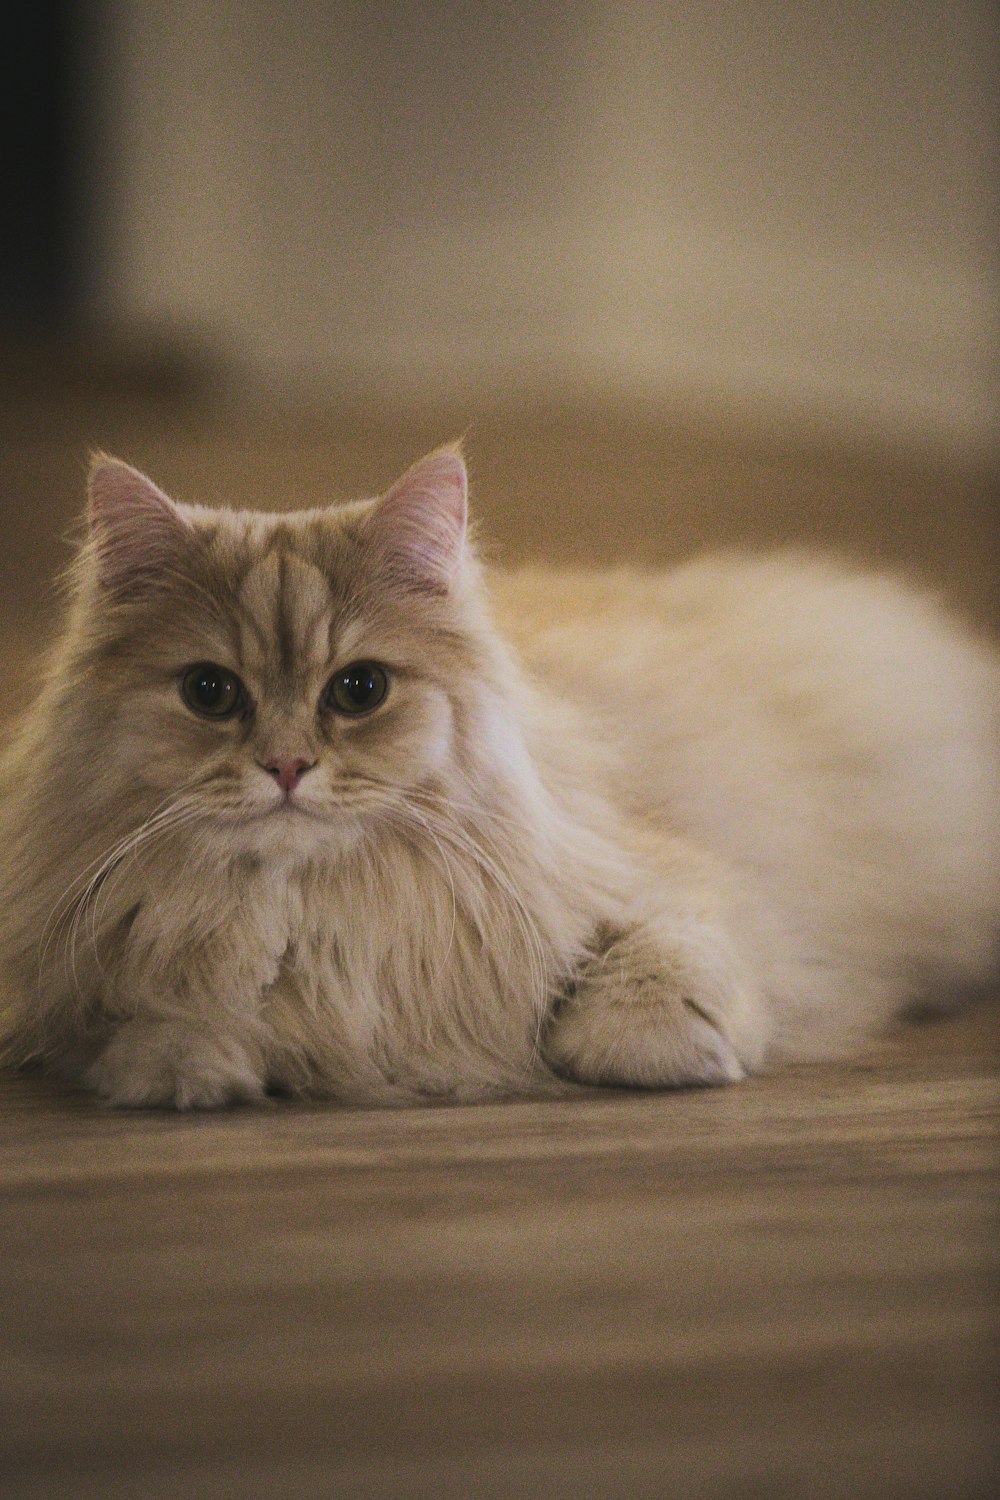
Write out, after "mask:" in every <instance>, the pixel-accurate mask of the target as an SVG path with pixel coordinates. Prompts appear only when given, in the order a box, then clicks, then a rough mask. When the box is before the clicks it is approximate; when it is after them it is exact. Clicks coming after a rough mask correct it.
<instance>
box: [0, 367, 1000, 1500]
mask: <svg viewBox="0 0 1000 1500" xmlns="http://www.w3.org/2000/svg"><path fill="white" fill-rule="evenodd" d="M43 373H44V372H43ZM9 394H10V399H8V400H7V401H6V402H5V403H4V405H3V407H2V409H0V546H2V548H3V552H2V561H0V588H2V596H0V632H2V634H0V642H2V650H0V688H2V690H3V691H2V699H3V701H2V707H0V718H4V717H7V715H8V714H9V713H11V712H13V711H14V709H15V708H16V707H17V705H18V703H19V702H20V701H23V699H24V698H25V696H26V695H27V694H28V693H29V692H30V689H31V683H32V679H33V676H34V663H35V660H36V650H35V648H36V645H37V643H38V641H39V640H40V639H41V638H43V637H44V636H45V634H46V633H47V632H48V631H49V629H50V628H51V614H52V602H51V600H52V596H51V594H50V593H49V592H48V588H49V582H50V580H51V578H52V575H53V573H54V571H55V569H56V568H57V566H59V565H60V564H61V562H62V561H63V560H64V558H65V555H66V554H65V550H64V548H63V547H62V546H61V544H60V543H59V542H58V540H57V539H58V537H59V536H60V534H61V533H62V532H63V531H64V530H65V528H66V526H67V524H68V523H69V520H70V518H71V516H72V515H73V513H74V511H75V509H76V508H77V505H78V503H79V496H80V484H81V477H82V472H83V467H84V461H85V451H86V449H87V448H88V447H90V446H98V445H100V446H104V447H106V448H109V449H112V450H115V451H119V452H121V453H122V455H123V456H125V457H129V458H131V459H133V461H136V462H138V463H140V464H141V465H144V466H146V467H148V468H149V469H150V470H152V471H153V472H154V474H155V475H156V476H157V477H159V478H160V479H161V480H162V482H163V483H164V484H165V485H167V487H171V486H172V487H175V488H176V489H177V491H178V492H179V493H180V494H181V496H182V497H184V498H189V499H208V500H212V499H225V500H239V499H241V498H247V497H248V498H249V499H250V500H251V501H252V503H259V504H263V505H268V506H277V505H280V504H283V503H286V502H287V503H302V502H303V501H306V500H308V501H309V502H310V503H314V502H315V501H316V500H317V499H319V498H322V496H323V495H325V494H330V495H345V494H349V493H359V492H362V493H363V492H366V491H370V490H371V489H373V488H374V487H376V486H377V485H378V484H381V483H384V482H386V481H388V480H389V478H390V477H391V476H392V475H393V473H394V472H395V471H396V470H397V469H398V468H400V467H401V466H402V465H403V464H404V463H405V462H406V461H407V460H408V459H409V458H411V457H413V456H414V455H415V454H416V453H418V452H420V451H421V450H422V449H424V448H426V447H430V446H432V445H433V444H434V443H436V442H438V441H440V440H442V439H443V438H445V437H448V436H450V435H451V434H452V433H453V432H454V431H456V430H460V429H461V428H462V427H463V426H465V425H466V424H467V423H468V422H469V420H470V417H473V416H475V415H476V414H475V413H470V412H464V413H450V414H441V413H437V414H429V415H428V414H425V415H423V416H412V415H411V416H409V417H400V416H399V415H398V414H394V413H392V412H388V411H379V410H378V409H377V408H376V409H374V410H373V409H368V410H366V411H364V412H362V413H360V414H359V413H357V412H355V413H346V412H340V413H339V414H333V415H330V414H328V415H326V416H317V417H314V418H310V419H309V420H306V419H304V418H302V417H301V415H300V416H299V417H297V418H296V419H295V420H294V421H293V420H290V419H289V418H288V417H287V415H285V416H278V415H276V414H273V413H266V412H265V413H263V414H262V413H261V412H259V411H258V412H257V413H251V414H247V413H246V412H242V413H241V412H238V411H237V412H235V413H233V412H230V411H223V412H221V413H220V412H219V411H218V410H212V409H208V408H203V407H201V406H200V405H198V404H197V403H193V404H192V403H191V402H189V401H188V402H185V401H181V400H178V399H176V398H173V397H171V398H170V399H167V398H166V397H165V396H164V395H163V394H162V393H160V394H159V395H157V394H156V393H155V392H154V393H150V392H148V391H147V392H146V393H145V394H142V393H140V394H136V392H135V391H134V390H131V389H130V390H128V391H121V390H116V389H114V388H109V389H105V390H95V389H91V388H90V386H89V385H88V384H87V383H86V382H84V383H82V384H81V382H80V381H79V380H75V381H74V379H73V378H71V377H67V378H65V379H64V380H63V381H62V383H61V384H60V383H59V382H58V381H52V380H48V379H39V378H38V376H37V372H36V373H35V375H34V376H33V377H32V378H30V379H29V378H23V379H19V380H12V381H11V386H10V393H9ZM469 449H470V454H471V458H472V467H473V473H474V476H475V478H476V480H477V481H478V483H477V492H478V495H479V502H480V504H479V509H480V513H481V514H482V515H483V516H484V518H485V520H486V523H487V526H488V529H489V532H490V534H491V535H492V536H494V537H495V538H497V540H498V542H499V543H500V545H501V546H502V548H503V549H504V551H505V552H506V554H507V555H510V556H524V555H530V554H534V555H537V554H538V553H540V552H542V553H544V554H545V555H546V556H548V557H550V558H554V559H560V558H565V559H573V560H578V559H580V558H586V557H591V558H594V557H600V556H606V557H616V558H623V557H630V558H633V559H636V558H637V559H645V560H664V559H667V558H671V557H674V556H677V555H679V554H681V553H682V552H684V551H686V550H688V549H690V547H692V546H693V545H695V544H701V545H704V544H712V543H716V542H719V541H724V542H744V541H750V542H754V543H770V542H774V541H800V542H801V541H804V542H809V543H814V542H817V541H829V542H834V543H835V544H836V545H838V546H840V547H842V548H846V549H847V550H849V551H852V552H854V553H856V554H858V555H860V556H863V557H867V558H870V559H872V560H874V561H882V562H885V561H888V562H892V563H902V564H904V565H906V566H907V567H909V568H911V569H912V570H914V571H916V572H918V573H920V574H921V575H922V576H925V577H928V578H931V579H932V580H934V581H936V582H939V583H941V584H943V585H944V586H946V587H950V588H951V589H952V590H953V592H955V593H956V594H957V595H958V596H959V597H961V598H962V599H963V600H964V601H965V602H966V603H967V605H968V607H969V608H970V609H971V611H972V612H973V614H974V615H976V616H977V617H978V618H979V619H981V620H982V621H984V622H987V623H988V622H990V621H992V622H993V624H994V625H995V624H996V623H997V622H998V595H997V590H996V587H995V580H996V571H997V560H998V551H997V532H996V527H995V516H994V499H995V494H996V490H995V485H994V483H993V480H992V477H991V476H990V475H989V474H988V473H986V472H985V471H983V470H982V469H981V468H977V467H975V466H973V467H969V466H967V465H965V466H963V465H961V464H958V463H957V462H956V463H951V462H950V461H949V460H948V458H947V456H942V455H940V454H938V455H919V454H912V453H910V454H899V453H873V452H869V453H864V454H860V453H856V452H855V453H851V452H846V451H837V450H835V449H832V448H830V447H829V446H826V447H818V446H812V445H810V442H809V441H808V434H805V435H803V434H801V433H800V434H797V435H796V437H795V441H794V442H793V441H792V440H791V438H790V437H789V436H788V435H784V434H779V433H775V432H768V431H763V430H756V431H754V432H744V431H736V430H735V429H726V430H725V431H724V432H721V433H720V432H719V431H718V430H716V429H713V428H712V427H711V424H707V425H706V424H701V425H699V423H697V422H694V421H693V420H691V419H690V418H683V419H681V418H680V417H677V418H675V419H674V420H666V419H662V420H661V419H658V418H654V417H652V416H650V415H649V414H646V415H643V416H636V415H635V414H627V415H623V414H621V413H620V412H619V413H617V414H616V413H610V412H609V413H595V412H594V411H593V410H592V409H590V410H586V411H583V410H581V411H578V412H574V411H573V410H572V409H567V408H560V409H558V410H556V409H553V410H551V411H548V412H539V411H537V410H535V411H530V412H525V411H523V410H520V411H519V410H517V409H513V408H512V409H508V410H507V411H506V412H499V413H496V414H491V415H490V416H488V417H484V418H481V419H479V420H477V421H476V422H474V424H473V430H472V433H471V436H470V441H469ZM998 1076H1000V1039H998V1023H997V1008H996V1007H994V1008H993V1009H992V1010H991V1009H989V1008H986V1009H983V1010H981V1011H978V1012H975V1013H972V1014H970V1015H968V1016H966V1017H964V1018H963V1019H961V1020H958V1021H953V1022H947V1023H942V1024H939V1025H934V1026H925V1027H921V1028H916V1029H911V1030H908V1031H906V1032H903V1033H901V1034H899V1035H897V1036H895V1037H893V1038H891V1039H888V1040H885V1041H883V1042H880V1043H878V1044H875V1045H873V1046H872V1048H871V1049H870V1050H869V1051H868V1052H867V1053H866V1054H865V1056H864V1057H863V1058H862V1059H860V1060H857V1061H855V1062H854V1063H851V1064H845V1065H836V1066H826V1067H822V1068H805V1069H798V1070H792V1071H789V1072H786V1073H783V1074H781V1075H779V1076H775V1077H773V1078H761V1079H757V1080H754V1081H752V1082H750V1083H749V1084H746V1085H743V1086H740V1087H738V1088H736V1089H733V1090H729V1091H724V1092H719V1091H713V1092H707V1093H700V1092H694V1093H678V1094H673V1095H668V1094H664V1095H655V1094H648V1095H646V1094H629V1093H618V1094H599V1093H598V1094H589V1095H584V1094H581V1095H580V1096H579V1097H577V1098H575V1099H573V1100H570V1101H564V1102H548V1103H544V1104H530V1103H515V1104H509V1105H504V1106H496V1107H492V1106H491V1107H489V1108H469V1109H461V1110H445V1109H428V1110H406V1111H400V1112H392V1113H380V1112H366V1111H354V1110H344V1109H340V1108H336V1107H316V1108H307V1107H299V1106H288V1105H274V1106H273V1107H271V1108H268V1109H265V1110H261V1111H251V1110H247V1111H239V1112H235V1113H230V1114H226V1115H221V1116H212V1117H202V1118H177V1117H174V1116H169V1115H159V1114H145V1113H143V1114H122V1115H115V1114H112V1113H110V1112H108V1111H106V1110H104V1109H102V1108H101V1107H99V1106H97V1105H95V1104H94V1103H92V1102H90V1101H89V1100H87V1099H85V1098H82V1097H80V1096H78V1095H75V1094H72V1093H70V1092H67V1091H63V1090H60V1089H59V1088H57V1087H55V1086H52V1085H49V1084H47V1083H45V1082H43V1081H41V1080H39V1079H35V1078H26V1079H19V1080H4V1081H2V1082H0V1318H2V1342H0V1494H3V1495H4V1496H6V1495H10V1496H16V1497H25V1500H26V1497H34V1496H39V1497H46V1500H49V1497H63V1496H67V1497H73V1500H88V1497H93V1500H98V1497H100V1500H104V1497H119V1496H120V1497H129V1500H133V1497H145V1496H150V1497H160V1496H163V1497H167V1496H170V1497H174V1496H179V1495H180V1496H187V1495H192V1496H206V1497H212V1500H214V1497H238V1496H239V1497H242V1496H256V1495H272V1496H289V1497H299V1496H303V1497H308V1496H317V1497H320V1496H323V1497H326V1496H350V1497H354V1496H358V1497H367V1496H371V1497H379V1500H381V1497H395V1496H399V1497H423V1496H426V1497H450V1496H470V1497H480V1496H536V1495H538V1496H555V1497H562V1496H565V1497H567V1500H570V1497H572V1500H581V1497H591V1496H592V1497H617V1496H628V1497H632V1496H635V1497H644V1496H649V1497H673V1496H678V1497H680V1496H684V1497H688V1496H694V1497H716V1496H719V1497H722V1496H734V1497H736V1496H739V1497H744V1496H750V1497H754V1496H790V1497H799V1496H802V1497H807V1496H808V1497H814V1496H815V1497H826V1496H829V1497H844V1500H856V1497H867V1496H871V1497H879V1500H882V1497H889V1500H892V1497H898V1500H913V1497H926V1500H937V1497H955V1500H959V1497H961V1500H965V1497H974V1496H986V1495H993V1494H996V1493H1000V1469H998V1466H997V1444H996V1412H995V1405H994V1392H995V1385H994V1380H995V1376H996V1375H997V1373H998V1372H997V1341H996V1335H997V1331H998V1319H997V1301H996V1293H997V1289H998V1279H997V1271H998V1267H997V1259H998V1248H997V1247H998V1244H1000V1239H998V1236H997V1232H996V1231H997V1228H998V1224H997V1217H998V1215H997V1201H998V1195H997V1186H998V1181H997V1180H998V1175H1000V1173H998V1152H997V1130H996V1125H997V1104H998V1097H1000V1088H998Z"/></svg>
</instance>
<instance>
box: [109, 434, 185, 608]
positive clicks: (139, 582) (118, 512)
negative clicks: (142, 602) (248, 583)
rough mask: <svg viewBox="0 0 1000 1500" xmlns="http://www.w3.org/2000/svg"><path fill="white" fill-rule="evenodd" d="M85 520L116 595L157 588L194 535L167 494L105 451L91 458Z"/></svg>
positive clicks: (121, 596)
mask: <svg viewBox="0 0 1000 1500" xmlns="http://www.w3.org/2000/svg"><path fill="white" fill-rule="evenodd" d="M87 520H88V522H89V525H90V535H91V539H92V541H93V546H94V556H95V558H96V561H97V578H98V582H99V583H100V584H101V586H102V587H103V588H104V589H105V590H106V591H107V592H108V593H110V594H113V595H115V596H116V597H118V598H125V599H127V598H137V597H139V596H140V595H142V594H144V593H146V592H148V591H149V590H150V589H151V588H154V587H155V586H156V582H157V580H158V578H161V577H162V576H163V573H164V570H165V569H166V568H167V567H168V565H169V564H170V563H172V562H173V561H175V560H176V558H177V556H178V554H179V552H181V551H182V550H183V548H184V546H185V544H186V543H187V541H188V539H189V538H190V536H191V528H190V526H189V525H188V523H187V521H186V520H185V519H184V517H183V516H182V515H181V512H180V510H179V509H178V507H177V506H176V505H175V504H174V502H173V500H171V499H170V497H169V495H165V494H164V493H163V491H162V490H161V489H160V488H159V487H158V486H157V485H155V484H154V483H153V481H152V480H151V479H147V477H146V475H145V474H141V473H140V472H139V470H138V469H133V468H132V466H131V464H126V463H122V462H121V460H120V459H117V458H109V457H108V456H107V455H106V454H104V453H98V454H95V455H94V457H93V459H92V460H91V464H90V476H89V478H88V481H87Z"/></svg>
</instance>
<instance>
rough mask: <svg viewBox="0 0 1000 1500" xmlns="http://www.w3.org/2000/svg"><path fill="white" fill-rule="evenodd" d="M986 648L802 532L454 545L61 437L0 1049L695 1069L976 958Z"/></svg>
mask: <svg viewBox="0 0 1000 1500" xmlns="http://www.w3.org/2000/svg"><path fill="white" fill-rule="evenodd" d="M998 913H1000V665H998V659H997V657H996V655H994V654H993V653H992V652H991V650H990V649H988V648H987V647H985V646H984V645H981V644H978V643H977V642H976V641H975V640H974V639H973V638H972V636H971V635H970V634H968V633H967V632H966V631H965V630H964V629H963V628H962V627H960V626H959V625H958V624H956V623H955V622H954V621H953V620H952V619H951V618H950V617H949V616H948V615H947V614H946V613H945V612H944V611H943V610H942V609H940V608H939V607H938V606H937V605H936V604H935V603H933V602H931V601H930V600H928V599H926V598H924V597H922V596H920V595H917V594H915V593H912V592H910V591H908V590H907V589H905V588H903V587H902V586H899V585H897V584H896V583H894V582H890V581H887V580H885V579H874V578H867V577H863V576H859V575H857V574H855V573H852V572H850V571H846V570H844V569H842V568H841V567H839V566H837V565H833V564H831V563H828V562H823V561H816V560H808V559H801V558H796V557H793V556H778V557H771V558H764V559H760V560H738V559H727V558H715V559H709V560H705V561H699V562H694V563H692V564H689V565H687V566H685V567H682V568H680V569H679V570H677V571H675V572H673V573H672V574H669V575H660V574H653V573H632V572H624V571H623V572H618V573H593V574H584V573H574V574H565V573H563V574H547V573H544V572H531V571H528V572H523V573H519V574H515V575H512V576H509V577H501V576H496V577H494V578H492V579H489V580H487V579H486V578H485V577H484V574H483V571H482V569H481V566H480V564H479V563H478V561H477V558H476V554H475V550H474V548H473V546H472V544H471V542H470V539H469V537H468V534H467V526H466V473H465V468H464V465H463V462H462V459H461V456H460V454H459V453H458V451H457V450H453V449H443V450H441V451H439V452H437V453H434V454H432V455H431V456H430V457H428V458H426V459H424V460H422V461H421V462H419V463H417V464H416V465H415V466H414V467H413V468H411V469H410V470H409V471H408V472H407V473H406V474H405V475H404V476H403V477H402V479H400V480H399V481H398V482H397V483H396V484H395V485H394V486H393V487H392V488H391V489H390V490H389V492H388V493H387V494H386V495H385V496H383V497H382V498H380V499H377V500H373V501H362V502H358V503H355V504H348V505H341V506H337V507H332V508H329V509H316V510H309V511H301V512H297V513H293V514H288V515H265V514H258V513H254V512H249V511H247V512H229V511H216V510H207V509H204V508H202V507H199V506H193V505H182V504H178V503H176V502H174V501H172V500H171V499H169V498H168V497H167V496H166V495H164V494H163V493H162V492H161V491H160V490H159V489H157V488H156V486H155V485H154V484H153V483H152V482H151V481H150V480H149V479H147V478H145V477H144V476H143V475H142V474H140V473H138V472H137V471H136V470H134V469H132V468H130V467H128V466H127V465H125V464H123V463H119V462H117V461H115V460H113V459H109V458H104V457H100V458H98V459H97V460H95V462H94V465H93V468H92V472H91V477H90V487H89V506H88V535H87V540H86V542H85V543H84V545H83V547H82V550H81V552H80V555H79V558H78V560H77V562H76V564H75V571H74V575H73V594H72V605H71V610H70V614H69V619H68V623H67V626H66V629H65V632H64V634H63V636H62V639H61V640H60V642H59V644H58V646H57V648H56V650H55V652H54V654H53V656H52V659H51V663H50V667H49V671H48V676H47V679H46V681H45V685H44V687H43V689H42V691H41V694H40V697H39V699H38V701H37V703H36V704H35V706H34V707H33V709H32V710H31V712H30V713H29V714H28V716H27V718H26V720H25V722H24V723H23V724H22V726H21V728H20V730H19V732H18V734H17V735H16V738H15V739H14V741H13V743H12V745H11V746H10V747H9V748H8V751H7V753H6V757H5V761H4V764H3V770H2V784H0V1008H2V1009H0V1055H2V1056H3V1057H4V1058H5V1060H6V1061H7V1062H8V1064H10V1063H16V1064H23V1063H27V1062H30V1061H32V1060H34V1061H41V1062H43V1063H46V1064H47V1065H49V1066H51V1067H53V1068H56V1069H59V1070H61V1071H62V1072H63V1073H68V1074H69V1075H70V1076H73V1077H78V1078H82V1079H83V1080H85V1081H86V1083H87V1084H88V1085H89V1086H90V1087H92V1088H93V1089H95V1090H96V1091H97V1092H98V1093H99V1094H101V1095H102V1096H104V1097H105V1098H106V1099H108V1100H110V1101H111V1102H112V1103H113V1104H119V1105H175V1106H177V1107H180V1108H184V1107H191V1106H213V1105H221V1104H224V1103H226V1102H228V1101H232V1100H240V1099H243V1100H247V1099H250V1100H252V1099H255V1098H257V1097H259V1096H260V1095H261V1094H262V1093H263V1092H264V1091H265V1090H266V1089H275V1090H280V1091H287V1092H291V1093H295V1094H311V1095H329V1096H335V1097H338V1098H343V1099H353V1100H368V1101H391V1100H400V1099H407V1098H414V1097H421V1096H438V1097H447V1098H453V1099H469V1098H477V1097H483V1096H486V1095H490V1094H496V1093H498V1092H509V1091H515V1090H524V1089H529V1088H543V1087H549V1086H553V1084H554V1082H555V1080H561V1079H565V1078H569V1079H577V1080H581V1081H585V1082H595V1083H608V1084H632V1085H678V1084H681V1085H683V1084H712V1083H721V1082H730V1081H733V1080H737V1079H739V1078H742V1077H743V1076H744V1075H745V1074H747V1073H749V1072H751V1071H752V1070H754V1069H756V1068H759V1067H760V1066H761V1064H762V1063H764V1062H765V1060H767V1059H771V1058H778V1057H781V1056H786V1057H787V1056H799V1057H802V1056H818V1055H820V1054H822V1053H825V1052H828V1051H830V1050H831V1049H836V1048H840V1047H843V1046H844V1045H845V1044H848V1043H850V1042H852V1041H854V1040H856V1039H857V1038H859V1037H861V1036H863V1035H864V1034H866V1033H870V1032H871V1031H872V1030H873V1029H874V1028H876V1027H878V1026H880V1025H883V1024H884V1023H885V1022H886V1021H887V1020H888V1019H889V1018H890V1017H891V1016H892V1015H893V1014H894V1013H895V1012H897V1011H898V1009H899V1008H900V1007H901V1006H902V1005H904V1004H905V1003H906V1002H907V1001H908V1000H911V999H914V998H916V997H917V996H920V995H923V994H926V993H928V992H931V993H933V992H937V993H939V994H940V993H941V992H942V991H943V992H944V994H945V995H949V994H952V993H955V992H957V990H958V988H959V987H961V986H964V985H965V984H966V983H968V982H971V981H977V980H982V979H983V978H984V977H985V976H986V975H987V974H988V972H989V970H990V966H991V963H992V960H993V956H994V940H995V937H996V935H997V927H998Z"/></svg>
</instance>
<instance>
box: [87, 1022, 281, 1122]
mask: <svg viewBox="0 0 1000 1500" xmlns="http://www.w3.org/2000/svg"><path fill="white" fill-rule="evenodd" d="M84 1081H85V1083H86V1084H87V1086H88V1087H90V1088H92V1089H93V1090H94V1091H95V1092H96V1093H97V1094H99V1095H100V1097H101V1098H103V1099H106V1100H107V1102H108V1103H109V1104H111V1105H113V1106H114V1107H116V1108H119V1109H155V1108H172V1109H181V1110H187V1109H220V1108H222V1107H223V1106H224V1105H227V1104H234V1103H252V1102H253V1101H255V1100H258V1099H260V1098H262V1096H263V1093H264V1086H263V1081H262V1079H261V1078H260V1077H259V1075H258V1073H257V1072H256V1070H255V1068H254V1067H253V1064H252V1061H251V1059H250V1057H249V1056H248V1054H247V1052H246V1049H245V1048H244V1047H243V1046H242V1045H241V1044H240V1043H239V1042H237V1041H234V1040H232V1039H230V1038H218V1037H209V1036H204V1035H198V1034H195V1033H192V1032H191V1031H190V1030H188V1029H187V1028H185V1027H182V1026H180V1025H178V1024H177V1023H174V1022H146V1021H139V1020H135V1021H129V1022H126V1023H125V1025H123V1026H121V1027H120V1028H119V1030H118V1031H117V1032H116V1034H115V1035H114V1036H113V1037H112V1039H111V1041H110V1042H109V1043H108V1045H107V1046H106V1047H105V1048H104V1050H103V1052H102V1053H101V1054H100V1056H99V1057H98V1058H97V1060H96V1061H95V1062H94V1063H93V1064H92V1066H91V1067H90V1069H89V1070H88V1072H87V1074H86V1076H85V1080H84Z"/></svg>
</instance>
